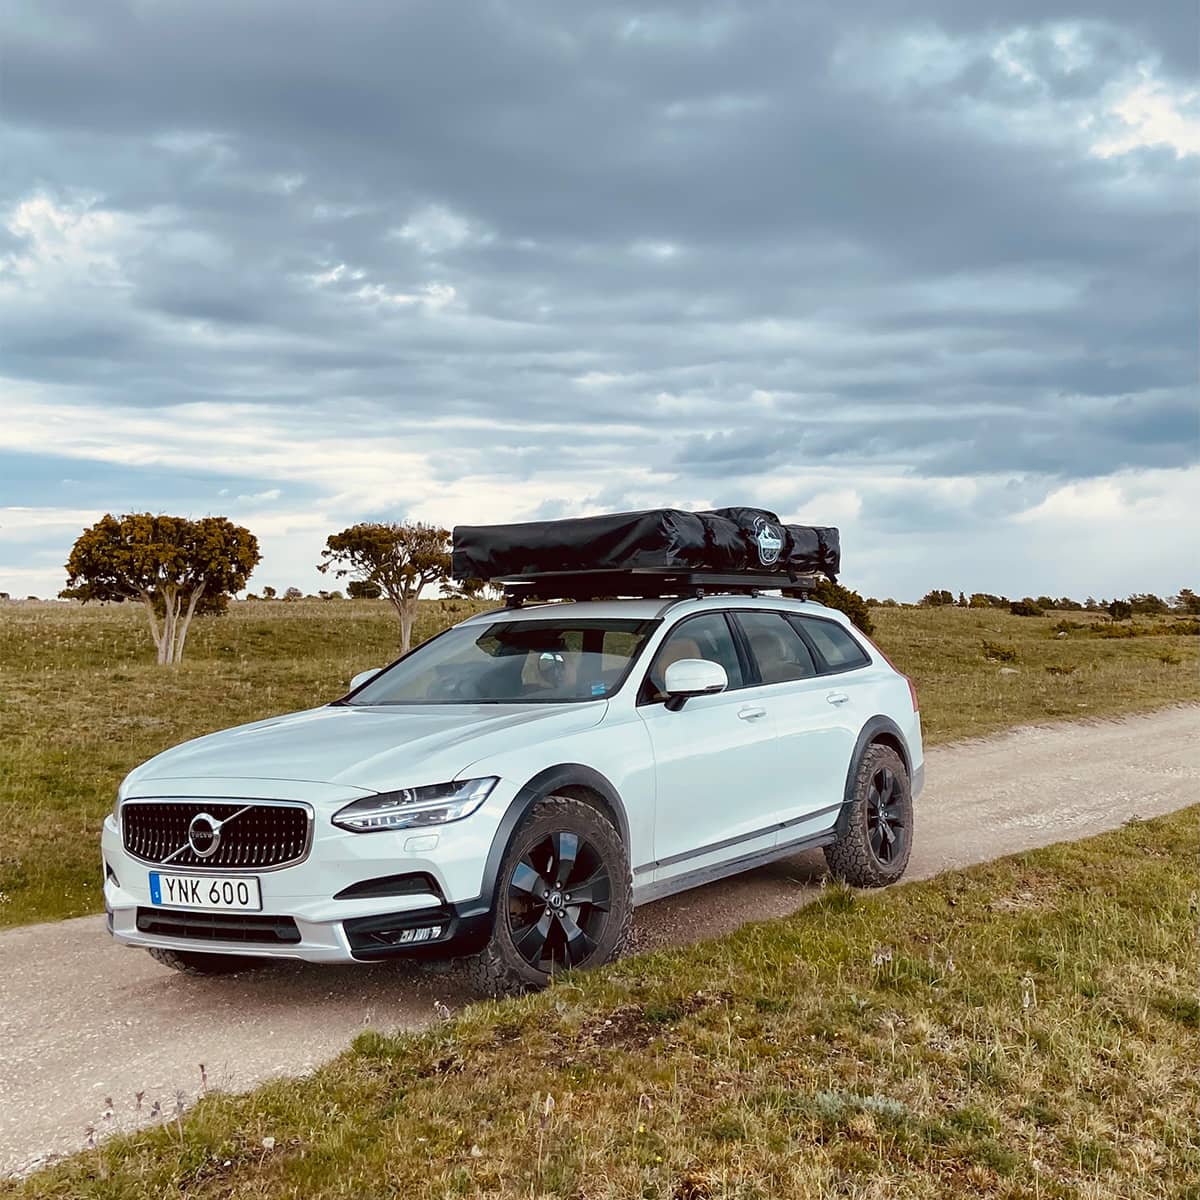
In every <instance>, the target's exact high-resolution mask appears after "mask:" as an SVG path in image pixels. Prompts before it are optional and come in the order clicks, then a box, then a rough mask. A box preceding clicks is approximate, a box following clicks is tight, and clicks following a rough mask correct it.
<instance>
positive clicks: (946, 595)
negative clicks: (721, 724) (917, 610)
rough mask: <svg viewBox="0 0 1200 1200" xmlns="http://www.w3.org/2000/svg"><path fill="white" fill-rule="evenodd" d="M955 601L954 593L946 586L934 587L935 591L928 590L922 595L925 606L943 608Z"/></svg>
mask: <svg viewBox="0 0 1200 1200" xmlns="http://www.w3.org/2000/svg"><path fill="white" fill-rule="evenodd" d="M953 603H954V593H953V592H951V591H947V590H946V589H945V588H934V590H933V591H931V592H926V593H925V595H923V596H922V597H921V604H922V606H923V607H925V608H943V607H944V606H945V605H947V604H953Z"/></svg>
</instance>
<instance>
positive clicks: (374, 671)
mask: <svg viewBox="0 0 1200 1200" xmlns="http://www.w3.org/2000/svg"><path fill="white" fill-rule="evenodd" d="M382 670H383V668H382V667H372V668H371V669H370V670H369V671H359V673H358V674H357V675H355V676H354V678H353V679H351V680H350V690H351V691H352V692H353V691H354V690H355V689H356V688H360V687H362V685H363V684H364V683H366V682H367V681H368V680H370V679H374V678H375V676H376V675H378V674H379V672H380V671H382Z"/></svg>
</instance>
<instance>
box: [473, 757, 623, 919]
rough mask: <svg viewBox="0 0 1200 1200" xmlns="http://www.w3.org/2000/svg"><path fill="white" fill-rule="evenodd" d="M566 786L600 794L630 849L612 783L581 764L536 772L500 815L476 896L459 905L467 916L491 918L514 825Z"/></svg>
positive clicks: (570, 764)
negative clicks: (539, 802) (540, 802)
mask: <svg viewBox="0 0 1200 1200" xmlns="http://www.w3.org/2000/svg"><path fill="white" fill-rule="evenodd" d="M565 788H586V789H587V790H588V791H589V792H594V793H595V794H596V795H597V796H599V797H600V798H601V799H602V800H603V802H604V806H605V807H606V808H607V809H608V810H609V811H610V812H611V814H612V816H613V818H614V820H615V823H616V826H617V832H618V833H619V834H620V835H621V841H622V843H623V844H624V846H625V848H626V852H628V849H629V818H628V816H627V815H626V812H625V803H624V801H623V800H622V799H621V795H620V793H619V792H618V791H617V789H616V788H615V787H613V785H612V783H611V782H610V781H609V780H608V779H606V778H605V777H604V776H603V775H601V774H600V772H599V771H597V770H595V769H594V768H592V767H587V766H584V765H583V763H559V764H558V765H557V766H554V767H547V768H546V769H545V770H544V771H539V772H538V773H537V774H536V775H535V776H534V777H533V778H532V779H531V780H529V782H528V783H526V784H525V785H524V786H523V787H522V788H521V790H520V791H519V792H517V794H516V795H515V796H514V797H513V799H512V803H511V804H509V806H508V808H507V809H506V810H505V813H504V816H502V817H501V818H500V824H499V826H498V827H497V829H496V832H495V834H494V835H493V836H492V845H491V848H490V849H489V850H488V856H487V862H486V863H485V864H484V868H483V881H482V883H481V884H480V888H479V898H478V899H477V900H475V901H468V902H467V903H466V904H463V905H461V906H459V909H460V912H461V913H462V915H463V916H467V917H472V918H474V917H483V916H484V915H487V916H489V917H490V915H491V912H492V909H493V907H494V905H495V899H496V887H497V882H498V879H499V875H500V864H501V862H503V860H504V855H505V854H506V853H507V852H508V847H509V845H510V844H511V843H512V839H513V835H514V834H515V833H516V832H517V826H518V825H520V823H521V821H522V820H523V819H524V817H525V814H526V813H528V812H529V810H530V809H531V808H532V807H533V806H534V805H535V804H536V803H537V802H538V801H539V800H542V799H545V797H547V796H553V795H555V794H556V793H557V792H559V791H561V790H562V789H565Z"/></svg>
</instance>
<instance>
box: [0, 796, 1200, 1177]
mask: <svg viewBox="0 0 1200 1200" xmlns="http://www.w3.org/2000/svg"><path fill="white" fill-rule="evenodd" d="M1198 816H1200V811H1198V810H1197V809H1190V810H1186V811H1184V812H1181V813H1177V814H1175V815H1173V816H1170V817H1165V818H1160V819H1158V820H1155V821H1151V822H1137V823H1133V824H1131V825H1128V826H1126V827H1125V828H1123V829H1121V830H1118V831H1116V832H1114V833H1110V834H1105V835H1103V836H1101V837H1098V838H1093V839H1091V840H1089V841H1086V842H1081V843H1076V844H1073V845H1063V846H1056V847H1051V848H1049V849H1046V850H1039V851H1036V852H1033V853H1029V854H1024V855H1019V856H1015V857H1012V858H1008V859H1004V860H1001V861H999V862H996V863H991V864H987V865H985V866H981V867H976V868H972V869H970V870H967V871H961V872H952V873H947V874H945V875H942V876H940V877H938V878H937V879H934V880H932V881H929V882H924V883H914V884H909V885H905V886H901V887H898V888H893V889H891V890H889V891H887V892H883V893H872V894H867V895H863V894H854V893H851V892H849V891H846V890H844V889H842V888H830V889H829V891H828V892H827V893H826V894H825V895H824V897H823V898H821V899H819V900H818V901H817V902H816V903H815V904H813V905H811V906H810V907H808V908H806V909H804V910H802V911H801V912H799V913H797V914H796V915H794V916H792V917H789V918H787V919H785V920H777V921H770V922H764V923H760V924H755V925H750V926H747V927H745V928H743V929H742V930H740V931H739V932H737V933H736V934H733V935H731V936H729V937H726V938H724V939H722V940H720V941H717V942H711V943H707V944H703V945H699V946H694V947H691V948H687V949H680V950H673V951H669V952H661V953H657V954H654V955H649V956H644V957H641V958H635V959H630V960H628V961H626V962H623V963H618V964H616V965H614V966H612V967H609V968H607V969H605V970H603V971H600V972H597V973H595V974H592V975H587V976H567V977H564V978H563V979H562V980H561V981H560V982H559V983H557V984H556V985H555V986H553V987H552V988H550V989H549V990H548V991H547V992H545V993H543V994H541V995H537V996H532V997H527V998H525V999H522V1000H520V1001H516V1002H507V1003H502V1004H496V1003H487V1004H478V1005H473V1006H470V1007H468V1008H466V1009H465V1010H463V1012H462V1013H461V1014H459V1015H458V1016H457V1017H455V1018H454V1019H453V1020H452V1021H450V1022H448V1023H446V1024H444V1025H440V1026H439V1027H437V1028H436V1029H434V1030H431V1031H429V1032H427V1033H424V1034H420V1035H402V1036H384V1035H382V1034H377V1033H368V1034H364V1035H362V1036H361V1037H360V1038H359V1039H358V1040H357V1041H356V1043H355V1044H354V1046H353V1048H352V1049H351V1050H350V1051H348V1052H347V1053H345V1054H344V1055H342V1056H341V1057H340V1058H338V1059H336V1060H335V1061H334V1062H332V1063H331V1064H329V1065H327V1066H325V1067H323V1068H321V1069H320V1070H319V1071H317V1072H316V1073H315V1074H314V1075H313V1076H311V1077H309V1078H307V1079H304V1080H301V1081H295V1080H292V1081H285V1082H280V1083H276V1084H271V1085H268V1086H266V1087H263V1088H260V1089H258V1090H257V1091H254V1092H252V1093H250V1094H248V1095H245V1096H237V1097H230V1096H217V1095H213V1096H209V1097H207V1098H205V1099H204V1100H202V1101H201V1102H200V1104H199V1105H198V1106H197V1107H196V1108H195V1110H193V1111H192V1112H191V1113H190V1114H188V1115H187V1116H186V1117H185V1118H184V1119H183V1120H182V1122H181V1123H180V1124H178V1125H177V1124H176V1123H175V1122H171V1123H169V1124H167V1125H165V1126H163V1127H159V1128H156V1129H153V1130H150V1131H147V1132H143V1133H141V1134H137V1135H133V1136H130V1137H123V1138H120V1139H117V1140H114V1141H112V1142H107V1143H103V1144H102V1145H101V1146H100V1147H99V1148H98V1149H96V1150H94V1151H89V1152H86V1153H84V1154H81V1155H77V1156H76V1157H74V1158H72V1159H70V1160H68V1161H67V1162H65V1163H63V1164H60V1165H58V1166H56V1167H53V1168H51V1169H48V1170H45V1171H43V1172H41V1173H39V1174H37V1175H35V1176H33V1177H31V1178H29V1179H28V1180H26V1181H23V1182H20V1183H17V1182H9V1183H7V1184H4V1183H0V1197H5V1198H6V1200H47V1198H49V1197H64V1198H66V1197H70V1198H72V1200H74V1198H83V1197H95V1198H97V1200H100V1198H105V1200H108V1198H111V1200H117V1198H121V1200H125V1198H129V1200H136V1198H141V1197H146V1198H154V1200H160V1198H162V1200H177V1198H181V1197H187V1198H188V1200H207V1198H216V1197H223V1198H224V1197H230V1198H232V1197H239V1198H243V1200H249V1198H252V1197H259V1198H263V1200H267V1198H270V1200H283V1198H285V1197H289V1198H300V1197H304V1198H306V1200H307V1198H313V1200H317V1198H324V1197H369V1196H381V1197H382V1196H403V1197H406V1198H412V1200H421V1198H426V1197H427V1198H430V1200H432V1198H435V1197H436V1198H438V1200H443V1198H446V1197H489V1198H492V1200H518V1198H529V1197H537V1198H543V1200H549V1198H558V1200H585V1198H586V1200H601V1198H616V1197H621V1198H625V1197H631V1198H632V1197H645V1198H649V1197H654V1198H662V1200H706V1198H711V1200H716V1198H718V1197H720V1198H728V1200H734V1198H737V1200H776V1198H781V1197H787V1198H788V1200H806V1198H809V1197H812V1198H816V1197H826V1196H844V1197H860V1198H863V1200H866V1198H868V1197H881V1198H882V1197H889V1198H890V1197H905V1198H909V1200H922V1198H924V1197H935V1196H937V1197H942V1196H945V1197H958V1196H967V1195H970V1196H983V1197H1003V1198H1016V1197H1045V1198H1048V1200H1049V1198H1056V1197H1062V1198H1065V1197H1095V1198H1099V1197H1114V1198H1115V1197H1120V1198H1122V1200H1142V1198H1147V1200H1148V1198H1150V1197H1167V1196H1180V1197H1182V1196H1195V1195H1197V1194H1198V1192H1197V1189H1200V1143H1198V1135H1197V1124H1196V1116H1197V1113H1198V1112H1200V1069H1198V1068H1200V1053H1198V1050H1197V1040H1198V1037H1200V1031H1198V1028H1197V1024H1198V1020H1200V1015H1198V1006H1197V1004H1196V943H1195V926H1196V918H1197V911H1198V906H1200V900H1198V895H1197V888H1198V886H1200V879H1198V877H1197V863H1198V861H1200V860H1198V855H1200V822H1198V821H1197V817H1198Z"/></svg>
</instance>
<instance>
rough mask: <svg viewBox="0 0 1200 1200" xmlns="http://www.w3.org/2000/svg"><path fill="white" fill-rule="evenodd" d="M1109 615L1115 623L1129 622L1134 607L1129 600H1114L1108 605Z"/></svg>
mask: <svg viewBox="0 0 1200 1200" xmlns="http://www.w3.org/2000/svg"><path fill="white" fill-rule="evenodd" d="M1108 615H1109V616H1110V617H1112V619H1113V620H1114V621H1128V620H1129V618H1130V617H1132V616H1133V606H1132V605H1131V604H1129V602H1128V601H1127V600H1114V601H1113V602H1112V603H1111V604H1110V605H1108Z"/></svg>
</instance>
